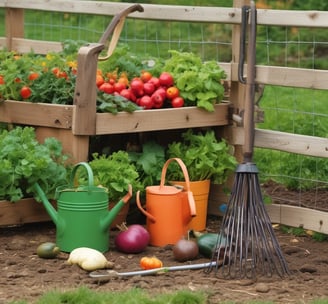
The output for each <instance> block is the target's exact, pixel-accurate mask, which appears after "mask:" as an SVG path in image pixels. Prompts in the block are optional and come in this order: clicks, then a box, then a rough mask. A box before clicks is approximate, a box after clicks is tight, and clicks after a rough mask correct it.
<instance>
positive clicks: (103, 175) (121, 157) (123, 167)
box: [89, 150, 142, 202]
mask: <svg viewBox="0 0 328 304" xmlns="http://www.w3.org/2000/svg"><path fill="white" fill-rule="evenodd" d="M92 157H93V159H92V160H91V161H90V162H89V165H90V167H91V168H92V171H93V174H94V181H95V184H96V185H102V186H103V187H106V188H107V190H108V200H109V201H110V202H116V201H117V200H119V199H120V198H122V196H124V195H125V194H126V192H127V191H128V186H129V185H130V184H131V186H132V190H133V192H136V191H137V190H141V188H142V187H141V183H140V181H139V174H138V172H137V170H136V168H135V165H134V164H133V163H132V162H131V161H130V159H129V155H128V153H127V152H126V151H123V150H120V151H117V152H114V153H112V154H110V155H108V156H107V155H99V154H98V153H94V154H93V155H92Z"/></svg>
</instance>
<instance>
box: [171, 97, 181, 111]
mask: <svg viewBox="0 0 328 304" xmlns="http://www.w3.org/2000/svg"><path fill="white" fill-rule="evenodd" d="M171 104H172V107H173V108H181V107H183V105H184V99H183V98H182V97H180V96H178V97H175V98H173V99H172V101H171Z"/></svg>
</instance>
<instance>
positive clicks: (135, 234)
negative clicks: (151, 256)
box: [115, 224, 150, 253]
mask: <svg viewBox="0 0 328 304" xmlns="http://www.w3.org/2000/svg"><path fill="white" fill-rule="evenodd" d="M120 230H121V232H119V234H118V235H117V236H116V238H115V246H116V248H117V250H119V251H121V252H124V253H139V252H142V251H144V250H145V249H146V247H147V246H148V244H149V239H150V236H149V232H148V231H147V230H146V229H145V228H144V227H143V226H141V225H138V224H135V225H131V226H129V227H127V226H126V225H125V224H123V225H121V227H120Z"/></svg>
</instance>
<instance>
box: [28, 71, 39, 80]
mask: <svg viewBox="0 0 328 304" xmlns="http://www.w3.org/2000/svg"><path fill="white" fill-rule="evenodd" d="M38 77H39V73H37V72H32V73H30V75H28V80H31V81H33V80H35V79H37V78H38Z"/></svg>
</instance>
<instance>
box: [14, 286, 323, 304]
mask: <svg viewBox="0 0 328 304" xmlns="http://www.w3.org/2000/svg"><path fill="white" fill-rule="evenodd" d="M27 303H28V302H27V301H24V300H20V301H14V302H10V303H9V304H27ZM33 303H34V304H64V303H69V304H90V303H92V304H105V303H110V304H121V303H124V304H139V303H143V304H209V303H211V301H210V299H209V298H208V296H207V295H206V294H204V293H202V292H191V291H178V292H174V293H167V294H161V295H156V296H151V295H149V294H147V293H146V292H144V291H142V290H141V289H131V290H129V291H126V292H104V291H94V290H91V289H89V288H86V287H80V288H77V289H74V290H70V291H58V290H54V291H50V292H47V293H45V294H44V295H42V296H41V297H40V298H39V299H37V300H36V301H34V302H33ZM220 303H221V304H234V303H235V302H234V301H224V302H220ZM239 303H240V302H239ZM246 303H247V304H274V302H272V301H250V302H245V304H246ZM309 304H328V299H320V300H313V301H311V302H309Z"/></svg>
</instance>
